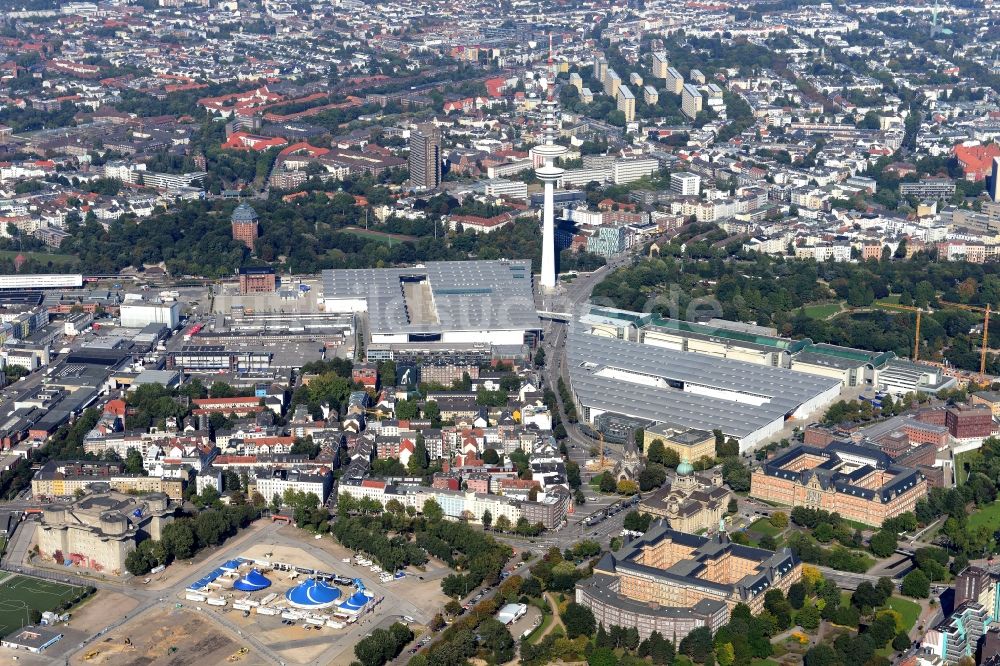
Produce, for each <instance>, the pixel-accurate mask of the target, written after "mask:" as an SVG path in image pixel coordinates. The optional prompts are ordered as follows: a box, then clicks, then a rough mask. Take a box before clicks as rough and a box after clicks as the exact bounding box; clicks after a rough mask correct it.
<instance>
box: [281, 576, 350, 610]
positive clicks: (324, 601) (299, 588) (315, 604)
mask: <svg viewBox="0 0 1000 666" xmlns="http://www.w3.org/2000/svg"><path fill="white" fill-rule="evenodd" d="M338 597H340V590H338V589H336V588H333V587H330V586H329V585H327V584H326V583H324V582H323V581H321V580H316V579H315V578H310V579H309V580H304V581H302V582H301V583H299V584H298V585H296V586H295V587H293V588H292V589H290V590H288V592H286V593H285V599H287V600H288V603H290V604H291V605H293V606H295V607H296V608H326V607H327V606H332V605H333V604H334V602H335V601H337V598H338Z"/></svg>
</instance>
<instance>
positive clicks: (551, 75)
mask: <svg viewBox="0 0 1000 666" xmlns="http://www.w3.org/2000/svg"><path fill="white" fill-rule="evenodd" d="M555 79H556V70H555V67H554V66H553V61H552V32H551V31H550V32H549V100H552V99H553V96H554V95H555V92H554V91H555Z"/></svg>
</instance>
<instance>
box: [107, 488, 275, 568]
mask: <svg viewBox="0 0 1000 666" xmlns="http://www.w3.org/2000/svg"><path fill="white" fill-rule="evenodd" d="M259 515H260V508H259V507H255V506H253V505H252V504H242V505H231V506H219V507H217V508H210V509H206V510H204V511H202V512H200V513H198V514H197V515H195V516H188V517H182V518H179V519H177V520H175V521H173V522H172V523H168V524H166V525H164V527H163V530H162V531H161V534H160V538H159V540H153V539H147V540H145V541H143V542H141V543H140V544H139V545H138V547H137V548H136V549H135V550H134V551H132V552H131V553H129V554H128V556H127V557H126V558H125V569H126V570H127V571H128V572H129V573H130V574H132V575H134V576H142V575H144V574H147V573H149V571H150V570H151V569H152V568H153V567H155V566H158V565H161V564H164V565H165V564H170V563H171V562H172V561H174V560H185V559H188V558H190V557H192V556H194V554H195V553H197V552H198V551H199V550H201V549H202V548H206V547H208V546H218V545H219V544H221V543H222V542H223V541H225V540H226V539H227V538H229V537H231V536H232V535H234V534H236V531H237V530H239V529H241V528H243V527H246V526H247V525H249V524H250V523H251V521H253V520H255V519H256V518H257V517H258V516H259Z"/></svg>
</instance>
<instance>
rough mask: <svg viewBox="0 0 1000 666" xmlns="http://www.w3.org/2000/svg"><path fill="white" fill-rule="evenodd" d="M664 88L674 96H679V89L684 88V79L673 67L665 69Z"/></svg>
mask: <svg viewBox="0 0 1000 666" xmlns="http://www.w3.org/2000/svg"><path fill="white" fill-rule="evenodd" d="M665 82H666V88H667V92H671V93H673V94H675V95H680V94H681V88H683V87H684V77H683V76H681V73H680V72H678V71H677V70H676V69H674V68H673V67H667V76H666V81H665Z"/></svg>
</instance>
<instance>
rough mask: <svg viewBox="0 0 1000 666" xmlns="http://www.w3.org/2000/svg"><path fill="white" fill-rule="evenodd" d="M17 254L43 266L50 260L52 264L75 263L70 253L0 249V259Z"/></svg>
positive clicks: (75, 259) (75, 260) (11, 257)
mask: <svg viewBox="0 0 1000 666" xmlns="http://www.w3.org/2000/svg"><path fill="white" fill-rule="evenodd" d="M18 254H23V255H24V258H25V259H33V260H34V261H37V262H39V263H40V264H42V265H43V266H46V265H48V263H49V262H52V265H53V266H60V265H62V266H69V265H72V264H75V263H77V258H76V257H74V256H73V255H71V254H56V253H54V252H53V253H49V252H20V253H19V252H18V251H17V250H0V259H13V258H14V257H16V256H17V255H18Z"/></svg>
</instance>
